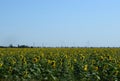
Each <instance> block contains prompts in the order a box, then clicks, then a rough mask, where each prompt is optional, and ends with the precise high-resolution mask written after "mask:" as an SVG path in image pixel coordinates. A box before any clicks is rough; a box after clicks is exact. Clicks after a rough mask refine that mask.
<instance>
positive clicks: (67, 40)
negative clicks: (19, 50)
mask: <svg viewBox="0 0 120 81" xmlns="http://www.w3.org/2000/svg"><path fill="white" fill-rule="evenodd" d="M119 4H120V0H0V45H9V44H13V45H18V44H26V45H35V46H41V45H44V46H97V47H99V46H120V32H119V31H120V5H119Z"/></svg>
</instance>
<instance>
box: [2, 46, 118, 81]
mask: <svg viewBox="0 0 120 81" xmlns="http://www.w3.org/2000/svg"><path fill="white" fill-rule="evenodd" d="M0 81H120V48H0Z"/></svg>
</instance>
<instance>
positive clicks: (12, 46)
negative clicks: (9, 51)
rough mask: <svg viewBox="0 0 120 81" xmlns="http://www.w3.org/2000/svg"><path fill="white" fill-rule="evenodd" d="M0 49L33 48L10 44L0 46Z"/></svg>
mask: <svg viewBox="0 0 120 81" xmlns="http://www.w3.org/2000/svg"><path fill="white" fill-rule="evenodd" d="M0 48H33V46H27V45H18V46H14V45H12V44H10V45H9V46H0ZM34 48H35V47H34Z"/></svg>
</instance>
